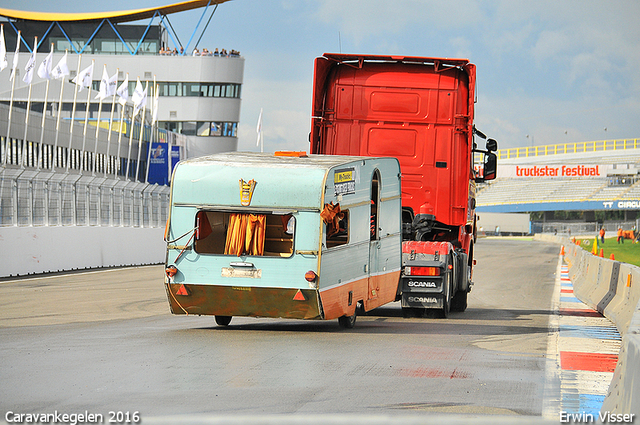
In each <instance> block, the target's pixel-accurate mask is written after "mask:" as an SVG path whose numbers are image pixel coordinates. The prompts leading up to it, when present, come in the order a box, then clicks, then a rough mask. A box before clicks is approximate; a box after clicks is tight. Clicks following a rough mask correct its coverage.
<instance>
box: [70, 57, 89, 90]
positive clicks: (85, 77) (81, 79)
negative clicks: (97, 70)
mask: <svg viewBox="0 0 640 425" xmlns="http://www.w3.org/2000/svg"><path fill="white" fill-rule="evenodd" d="M71 81H73V82H74V83H76V85H78V86H80V91H82V89H83V88H87V89H88V88H89V87H91V83H92V82H93V62H91V65H89V66H88V67H86V68H85V69H84V70H82V72H81V73H80V74H78V75H76V77H75V78H74V79H73V80H71Z"/></svg>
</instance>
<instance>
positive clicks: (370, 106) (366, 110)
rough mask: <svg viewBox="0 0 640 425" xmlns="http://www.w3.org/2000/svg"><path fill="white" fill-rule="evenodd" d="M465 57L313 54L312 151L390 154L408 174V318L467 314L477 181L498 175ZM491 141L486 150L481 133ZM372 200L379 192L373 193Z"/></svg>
mask: <svg viewBox="0 0 640 425" xmlns="http://www.w3.org/2000/svg"><path fill="white" fill-rule="evenodd" d="M475 80H476V67H475V65H473V64H471V63H469V61H468V60H466V59H443V58H427V57H406V56H374V55H350V54H328V53H325V54H324V55H323V56H322V57H319V58H316V60H315V67H314V81H313V100H312V102H313V105H312V108H313V116H312V128H311V134H310V144H311V147H310V151H311V153H316V154H328V155H360V156H390V157H395V158H397V159H398V160H399V162H400V167H401V173H402V179H401V180H402V224H403V225H402V229H403V231H402V232H403V243H402V252H403V255H402V263H403V264H402V274H401V278H400V282H399V283H398V292H397V297H396V301H397V300H401V301H402V308H403V311H404V312H405V315H416V314H419V315H422V314H424V312H426V311H427V310H428V309H438V310H440V311H441V312H442V314H443V315H444V316H445V317H446V316H447V315H448V313H449V311H450V310H451V311H464V310H465V309H466V307H467V294H468V292H469V291H470V290H471V286H472V285H473V282H472V275H473V273H472V270H473V265H474V260H473V251H474V243H475V241H476V215H475V192H476V183H479V182H483V181H487V180H492V179H494V178H495V176H496V155H495V153H494V151H495V150H496V149H497V143H496V141H495V140H493V139H487V138H486V136H485V135H484V134H482V133H481V132H480V131H478V130H476V129H475V126H474V124H473V118H474V102H475ZM476 136H477V137H480V138H483V139H486V147H485V149H484V150H480V149H478V148H477V146H476V143H475V141H474V140H475V137H476ZM372 196H373V194H372Z"/></svg>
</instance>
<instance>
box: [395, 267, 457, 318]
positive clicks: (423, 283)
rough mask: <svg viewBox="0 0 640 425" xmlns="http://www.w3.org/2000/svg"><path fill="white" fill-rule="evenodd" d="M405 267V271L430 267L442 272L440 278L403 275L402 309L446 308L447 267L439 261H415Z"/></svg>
mask: <svg viewBox="0 0 640 425" xmlns="http://www.w3.org/2000/svg"><path fill="white" fill-rule="evenodd" d="M409 264H410V265H409V266H407V267H405V270H407V269H409V270H410V268H411V266H413V267H417V266H418V267H430V268H433V269H438V270H440V271H442V273H444V274H441V275H439V276H411V275H409V276H408V275H403V276H402V278H401V286H402V307H403V308H429V309H432V308H435V309H440V308H442V307H443V306H444V299H445V295H446V293H445V290H446V289H445V287H444V283H445V282H446V281H447V280H446V274H447V273H448V271H447V270H446V268H445V267H446V265H445V264H444V263H442V262H439V261H414V262H410V263H409Z"/></svg>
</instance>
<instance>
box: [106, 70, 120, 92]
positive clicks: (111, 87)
mask: <svg viewBox="0 0 640 425" xmlns="http://www.w3.org/2000/svg"><path fill="white" fill-rule="evenodd" d="M117 84H118V71H116V73H115V74H113V77H111V78H109V81H108V84H107V96H115V95H116V85H117Z"/></svg>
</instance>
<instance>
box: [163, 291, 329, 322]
mask: <svg viewBox="0 0 640 425" xmlns="http://www.w3.org/2000/svg"><path fill="white" fill-rule="evenodd" d="M181 285H184V286H185V287H186V288H187V291H188V293H189V295H188V296H181V295H178V290H179V289H180V286H181ZM166 289H167V291H168V292H169V294H168V295H169V296H168V298H169V305H170V307H171V312H172V313H173V314H197V315H214V316H253V317H282V318H288V319H322V315H321V313H320V299H319V297H318V293H317V291H316V290H315V289H300V290H298V289H297V288H296V289H286V288H258V287H239V286H222V285H194V284H186V283H185V284H179V283H170V284H166ZM298 291H301V292H302V293H303V294H304V300H300V299H299V298H300V297H298V298H297V299H295V300H294V297H296V294H297V293H298Z"/></svg>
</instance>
